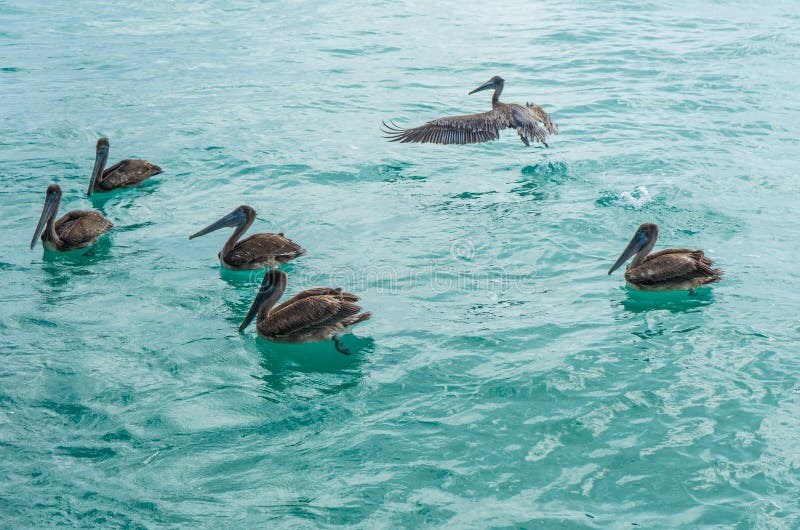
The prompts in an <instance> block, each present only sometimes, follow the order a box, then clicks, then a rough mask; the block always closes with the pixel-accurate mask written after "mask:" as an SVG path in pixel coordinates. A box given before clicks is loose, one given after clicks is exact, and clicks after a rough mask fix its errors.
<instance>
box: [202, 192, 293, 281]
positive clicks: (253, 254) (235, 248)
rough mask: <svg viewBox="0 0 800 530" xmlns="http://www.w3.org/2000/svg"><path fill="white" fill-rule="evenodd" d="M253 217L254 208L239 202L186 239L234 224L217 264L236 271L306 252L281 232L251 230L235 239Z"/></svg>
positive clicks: (279, 262) (277, 262)
mask: <svg viewBox="0 0 800 530" xmlns="http://www.w3.org/2000/svg"><path fill="white" fill-rule="evenodd" d="M255 220H256V211H255V210H254V209H253V208H251V207H250V206H247V205H242V206H239V207H238V208H236V209H235V210H234V211H232V212H231V213H229V214H228V215H226V216H225V217H223V218H222V219H220V220H219V221H217V222H215V223H212V224H210V225H208V226H207V227H205V228H203V229H202V230H200V231H199V232H197V233H195V234H192V235H190V236H189V239H194V238H195V237H200V236H204V235H206V234H208V233H209V232H213V231H215V230H219V229H220V228H226V227H233V226H235V227H236V230H234V231H233V234H231V237H229V238H228V240H227V241H226V242H225V245H224V246H223V247H222V250H221V251H220V253H219V254H218V255H219V262H220V264H222V266H223V267H225V268H228V269H231V270H235V271H245V270H256V269H264V268H272V267H277V266H278V265H282V264H284V263H287V262H289V261H291V260H293V259H294V258H297V257H299V256H302V255H303V254H305V253H306V249H304V248H303V247H301V246H300V245H298V244H297V243H295V242H294V241H292V240H291V239H289V238H286V237H283V234H269V233H264V234H253V235H252V236H250V237H248V238H246V239H243V240H241V241H239V242H238V243H237V241H238V240H239V238H240V237H241V236H242V234H244V233H245V232H247V229H248V228H250V225H251V224H253V221H255Z"/></svg>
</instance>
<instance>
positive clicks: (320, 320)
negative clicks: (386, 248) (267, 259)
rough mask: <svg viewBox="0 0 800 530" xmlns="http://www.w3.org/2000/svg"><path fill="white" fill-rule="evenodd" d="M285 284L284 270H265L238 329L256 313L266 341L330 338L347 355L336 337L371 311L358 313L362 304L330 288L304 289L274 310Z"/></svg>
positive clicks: (344, 293)
mask: <svg viewBox="0 0 800 530" xmlns="http://www.w3.org/2000/svg"><path fill="white" fill-rule="evenodd" d="M287 283H288V276H287V275H286V273H285V272H283V271H282V270H280V269H270V270H268V271H267V273H266V274H265V275H264V279H263V280H262V281H261V286H260V287H259V289H258V294H257V295H256V298H255V300H253V305H251V306H250V310H249V311H248V312H247V316H246V317H244V320H243V321H242V323H241V325H240V326H239V331H240V332H241V331H244V329H245V328H246V327H247V326H248V325H249V324H250V322H252V321H253V318H255V317H256V315H258V320H257V321H256V330H258V334H259V335H260V336H261V337H263V338H265V339H267V340H271V341H273V342H293V343H301V342H318V341H322V340H333V343H334V346H335V347H336V349H337V350H338V351H340V352H342V353H345V354H349V353H350V352H349V351H347V349H346V348H345V347H344V346H343V345H342V344H341V342H340V340H339V338H340V337H341V336H342V335H346V334H348V333H350V330H351V328H352V327H353V326H355V325H356V324H358V323H359V322H363V321H365V320H369V319H370V317H372V313H370V312H366V313H359V312H360V311H361V307H359V306H358V305H356V304H355V302H357V301H358V297H357V296H356V295H354V294H350V293H346V292H344V291H342V290H341V289H340V288H336V289H334V288H332V287H317V288H314V289H306V290H305V291H302V292H299V293H297V294H296V295H294V296H293V297H292V298H290V299H289V300H287V301H286V302H284V303H282V304H281V305H279V306H278V307H276V308H275V309H273V308H272V306H274V305H275V304H276V303H277V301H278V300H280V298H281V296H283V292H284V291H285V290H286V284H287Z"/></svg>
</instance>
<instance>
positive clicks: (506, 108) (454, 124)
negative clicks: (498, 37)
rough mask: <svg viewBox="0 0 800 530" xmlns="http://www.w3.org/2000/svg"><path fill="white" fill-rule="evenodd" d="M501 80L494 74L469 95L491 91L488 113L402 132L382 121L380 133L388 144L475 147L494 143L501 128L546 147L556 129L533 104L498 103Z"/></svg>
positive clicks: (524, 139)
mask: <svg viewBox="0 0 800 530" xmlns="http://www.w3.org/2000/svg"><path fill="white" fill-rule="evenodd" d="M504 83H505V80H504V79H503V78H502V77H500V76H498V75H496V76H494V77H493V78H491V79H489V80H488V81H487V82H485V83H484V84H482V85H481V86H479V87H478V88H476V89H475V90H473V91H472V92H470V94H474V93H475V92H480V91H481V90H488V89H490V88H494V94H493V95H492V110H490V111H489V112H481V113H480V114H467V115H465V116H448V117H445V118H439V119H436V120H432V121H429V122H428V123H426V124H425V125H421V126H419V127H414V128H413V129H402V128H400V127H398V126H397V125H395V124H394V122H389V123H388V124H387V123H386V122H383V129H382V130H383V132H384V133H385V134H386V138H387V139H389V140H390V141H392V142H401V143H406V142H416V143H434V144H475V143H480V142H488V141H489V140H498V139H499V138H500V130H501V129H516V130H517V134H519V137H520V139H521V140H522V142H523V143H524V144H525V145H530V143H531V141H534V142H541V143H542V144H543V145H544V146H545V147H548V145H547V141H546V140H547V135H548V134H558V126H557V125H556V124H555V123H553V120H551V119H550V115H549V114H548V113H547V112H545V111H544V109H542V107H540V106H539V105H536V104H535V103H528V104H527V105H526V106H524V107H523V106H522V105H517V104H516V103H501V102H500V100H499V98H500V93H501V92H502V91H503V84H504Z"/></svg>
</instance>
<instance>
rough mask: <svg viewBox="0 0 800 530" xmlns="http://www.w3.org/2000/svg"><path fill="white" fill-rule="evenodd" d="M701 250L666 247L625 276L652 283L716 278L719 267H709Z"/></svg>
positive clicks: (630, 280)
mask: <svg viewBox="0 0 800 530" xmlns="http://www.w3.org/2000/svg"><path fill="white" fill-rule="evenodd" d="M710 265H711V260H709V259H708V258H706V257H705V256H704V255H703V252H702V251H693V250H688V249H667V250H665V251H664V250H662V251H660V252H658V253H655V254H653V255H652V256H648V257H647V259H645V260H644V261H643V262H642V263H641V264H640V265H638V266H637V267H634V268H631V269H628V270H627V271H626V272H625V278H626V279H627V280H628V281H629V282H632V283H637V284H642V285H653V284H658V283H663V282H676V281H684V280H693V279H697V278H709V279H710V278H718V277H720V276H721V274H722V271H721V270H720V269H712V268H711V266H710Z"/></svg>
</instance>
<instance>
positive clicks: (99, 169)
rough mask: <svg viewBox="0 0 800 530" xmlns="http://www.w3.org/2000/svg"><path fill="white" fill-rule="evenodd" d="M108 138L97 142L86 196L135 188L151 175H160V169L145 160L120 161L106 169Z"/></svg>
mask: <svg viewBox="0 0 800 530" xmlns="http://www.w3.org/2000/svg"><path fill="white" fill-rule="evenodd" d="M108 147H109V145H108V138H100V139H99V140H97V146H96V149H95V159H94V169H92V176H91V179H90V180H89V191H88V192H87V193H88V195H90V196H91V195H92V193H93V192H95V191H96V192H102V191H111V190H115V189H117V188H128V187H130V186H137V185H139V184H141V183H142V182H144V181H145V180H147V179H149V178H150V177H152V176H153V175H158V174H159V173H161V168H160V167H158V166H157V165H155V164H152V163H150V162H148V161H147V160H137V159H125V160H120V161H119V162H117V163H116V164H114V165H113V166H111V167H110V168H108V169H104V168H105V167H106V163H107V162H108Z"/></svg>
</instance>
